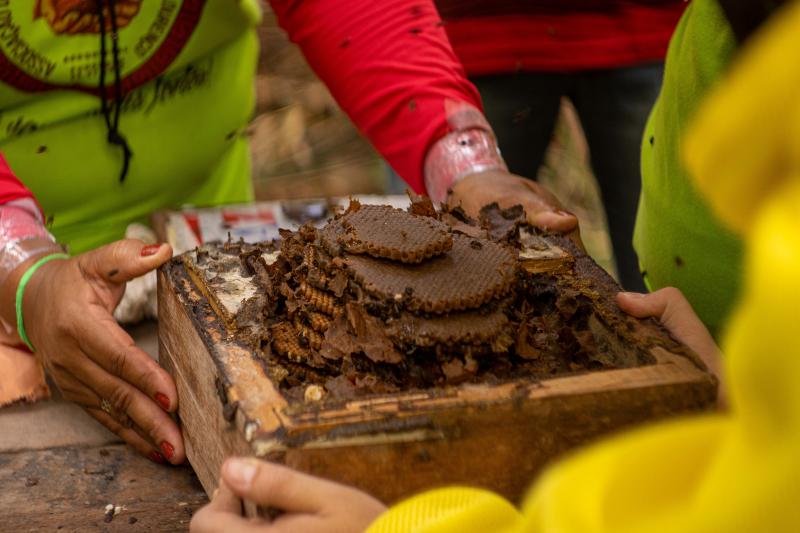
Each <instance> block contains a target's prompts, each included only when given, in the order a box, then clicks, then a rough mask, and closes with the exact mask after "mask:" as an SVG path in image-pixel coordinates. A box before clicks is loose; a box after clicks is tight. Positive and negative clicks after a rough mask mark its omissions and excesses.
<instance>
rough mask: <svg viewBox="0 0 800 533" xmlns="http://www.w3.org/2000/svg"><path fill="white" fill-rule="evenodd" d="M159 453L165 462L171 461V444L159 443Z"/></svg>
mask: <svg viewBox="0 0 800 533" xmlns="http://www.w3.org/2000/svg"><path fill="white" fill-rule="evenodd" d="M161 453H162V454H164V457H166V458H167V460H170V459H172V456H173V455H175V448H173V447H172V444H170V443H169V442H167V441H164V442H162V443H161Z"/></svg>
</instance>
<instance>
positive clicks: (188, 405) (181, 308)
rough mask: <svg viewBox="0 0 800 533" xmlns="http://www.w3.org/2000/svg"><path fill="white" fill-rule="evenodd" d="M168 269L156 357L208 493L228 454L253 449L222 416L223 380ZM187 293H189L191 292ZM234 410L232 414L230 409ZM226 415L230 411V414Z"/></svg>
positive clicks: (161, 290)
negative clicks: (173, 390)
mask: <svg viewBox="0 0 800 533" xmlns="http://www.w3.org/2000/svg"><path fill="white" fill-rule="evenodd" d="M168 272H169V271H165V270H161V271H159V274H158V315H159V358H160V361H161V364H162V366H163V367H164V368H165V369H166V370H167V371H168V372H169V373H170V374H171V375H172V377H173V379H175V384H176V386H177V388H178V398H179V402H180V403H179V405H178V416H179V417H180V422H181V429H182V434H183V439H184V443H185V445H186V455H187V457H188V458H189V462H190V463H191V464H192V467H194V470H195V472H196V473H197V476H198V477H199V478H200V481H201V483H202V484H203V488H205V490H206V492H207V493H208V494H211V493H212V492H213V491H214V489H216V487H217V478H218V475H219V469H220V466H221V465H222V462H223V460H224V459H225V457H226V456H228V455H232V454H244V455H249V454H252V451H251V449H250V445H249V444H248V442H247V441H246V439H245V437H244V433H243V432H242V431H240V430H238V429H237V424H235V423H231V422H228V421H227V420H226V419H225V416H224V415H223V409H224V405H223V399H222V398H221V397H220V393H219V392H218V391H219V389H220V387H219V384H220V383H221V380H222V379H223V377H222V376H220V375H219V370H218V368H217V365H216V364H215V363H214V360H213V356H212V354H211V353H210V351H209V349H208V347H207V346H206V345H205V343H204V342H203V340H202V339H201V337H200V335H199V333H198V331H197V325H196V324H194V323H193V321H192V320H191V318H190V317H189V314H188V312H189V311H188V309H189V306H190V305H191V302H186V301H183V298H182V294H185V293H182V292H181V291H179V290H178V288H177V287H175V285H174V283H173V280H172V279H171V278H170V276H169V274H168ZM189 297H191V294H189ZM234 414H235V413H234ZM228 418H230V416H229V417H228Z"/></svg>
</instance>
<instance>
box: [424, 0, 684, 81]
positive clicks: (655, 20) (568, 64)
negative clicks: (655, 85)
mask: <svg viewBox="0 0 800 533" xmlns="http://www.w3.org/2000/svg"><path fill="white" fill-rule="evenodd" d="M436 4H437V6H438V7H439V10H440V13H441V15H442V18H443V19H444V20H445V21H446V23H447V26H446V28H447V34H448V36H449V37H450V41H451V43H452V44H453V48H454V49H455V52H456V55H457V56H458V57H459V59H460V60H461V62H462V63H463V64H464V67H465V68H466V71H467V73H468V74H469V75H470V76H481V75H491V74H508V73H514V72H522V71H525V72H554V71H558V72H574V71H580V70H588V69H609V68H620V67H628V66H633V65H637V64H643V63H648V62H653V61H661V60H663V59H664V55H665V54H666V51H667V45H668V44H669V39H670V37H671V36H672V32H673V30H674V29H675V25H676V24H677V22H678V19H679V18H680V16H681V14H682V13H683V10H684V8H685V6H686V2H684V1H683V0H436Z"/></svg>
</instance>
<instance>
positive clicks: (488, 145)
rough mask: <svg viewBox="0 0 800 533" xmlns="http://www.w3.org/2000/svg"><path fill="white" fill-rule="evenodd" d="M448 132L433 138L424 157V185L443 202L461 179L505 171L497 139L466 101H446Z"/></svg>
mask: <svg viewBox="0 0 800 533" xmlns="http://www.w3.org/2000/svg"><path fill="white" fill-rule="evenodd" d="M445 112H446V114H447V122H448V124H449V125H450V128H451V132H450V133H448V134H447V135H445V136H444V137H442V138H441V139H439V140H438V141H436V143H434V145H433V146H431V148H430V150H428V155H427V156H426V158H425V187H426V189H427V192H428V196H430V197H431V199H433V200H434V201H437V202H443V201H444V200H445V199H446V198H447V192H448V190H450V188H451V187H452V186H453V184H455V183H456V182H458V181H459V180H460V179H462V178H464V177H466V176H468V175H470V174H475V173H477V172H483V171H486V170H496V169H500V170H508V167H507V166H506V164H505V161H503V157H502V156H501V155H500V149H499V148H498V147H497V139H496V138H495V136H494V132H493V131H492V128H491V126H489V123H488V122H487V121H486V117H484V116H483V113H481V112H480V110H478V109H476V108H475V107H474V106H472V105H470V104H467V103H465V102H455V101H452V100H447V101H445Z"/></svg>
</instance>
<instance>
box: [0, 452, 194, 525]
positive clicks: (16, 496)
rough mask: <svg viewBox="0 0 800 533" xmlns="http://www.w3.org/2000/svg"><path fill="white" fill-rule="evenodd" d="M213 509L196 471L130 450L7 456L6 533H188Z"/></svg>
mask: <svg viewBox="0 0 800 533" xmlns="http://www.w3.org/2000/svg"><path fill="white" fill-rule="evenodd" d="M206 502H207V498H206V496H205V493H204V491H203V488H202V487H201V486H200V483H199V482H198V481H197V477H196V476H195V475H194V473H193V472H192V470H191V468H189V467H188V466H183V467H172V466H164V465H157V464H155V463H153V462H151V461H149V460H147V459H145V458H143V457H140V456H139V455H138V454H136V452H134V451H133V450H132V449H130V448H128V447H127V446H125V445H123V444H114V445H110V446H100V447H78V446H68V447H63V448H50V449H47V450H30V451H22V452H16V453H4V454H0V530H2V531H186V530H188V527H189V521H190V520H191V517H192V513H194V512H195V510H197V509H198V508H199V507H200V506H201V505H203V504H204V503H206ZM108 504H113V505H115V506H119V507H120V508H121V509H120V513H119V514H118V515H116V516H114V517H113V518H111V519H110V518H109V517H107V515H106V511H105V508H106V505H108Z"/></svg>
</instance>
